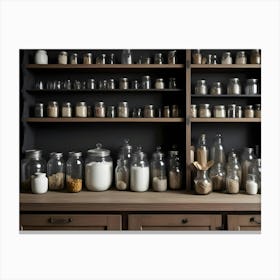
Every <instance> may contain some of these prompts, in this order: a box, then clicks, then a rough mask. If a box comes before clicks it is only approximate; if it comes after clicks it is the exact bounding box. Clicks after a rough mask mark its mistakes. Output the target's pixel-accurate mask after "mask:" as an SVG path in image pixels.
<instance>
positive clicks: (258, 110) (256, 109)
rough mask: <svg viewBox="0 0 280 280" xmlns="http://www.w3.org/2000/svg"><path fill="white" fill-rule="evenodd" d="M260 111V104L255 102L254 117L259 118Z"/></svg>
mask: <svg viewBox="0 0 280 280" xmlns="http://www.w3.org/2000/svg"><path fill="white" fill-rule="evenodd" d="M261 116H262V111H261V104H255V118H261Z"/></svg>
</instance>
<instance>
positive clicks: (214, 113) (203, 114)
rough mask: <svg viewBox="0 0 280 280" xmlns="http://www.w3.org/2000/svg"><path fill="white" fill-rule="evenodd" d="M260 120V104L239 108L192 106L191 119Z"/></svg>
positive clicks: (232, 106)
mask: <svg viewBox="0 0 280 280" xmlns="http://www.w3.org/2000/svg"><path fill="white" fill-rule="evenodd" d="M211 117H213V118H261V104H255V105H245V106H240V105H236V104H229V105H210V104H198V105H196V104H192V105H191V118H211Z"/></svg>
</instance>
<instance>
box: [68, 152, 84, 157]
mask: <svg viewBox="0 0 280 280" xmlns="http://www.w3.org/2000/svg"><path fill="white" fill-rule="evenodd" d="M68 156H69V157H77V158H78V157H81V156H82V152H69V153H68Z"/></svg>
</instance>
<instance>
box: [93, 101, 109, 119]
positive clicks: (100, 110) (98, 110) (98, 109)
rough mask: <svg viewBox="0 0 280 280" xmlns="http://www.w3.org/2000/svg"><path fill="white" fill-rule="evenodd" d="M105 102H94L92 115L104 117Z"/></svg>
mask: <svg viewBox="0 0 280 280" xmlns="http://www.w3.org/2000/svg"><path fill="white" fill-rule="evenodd" d="M105 111H106V109H105V104H104V102H102V101H99V102H96V103H95V106H94V116H95V117H96V118H105V116H106V112H105Z"/></svg>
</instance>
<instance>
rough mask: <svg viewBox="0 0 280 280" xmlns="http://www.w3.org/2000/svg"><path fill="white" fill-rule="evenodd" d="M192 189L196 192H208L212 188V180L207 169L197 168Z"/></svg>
mask: <svg viewBox="0 0 280 280" xmlns="http://www.w3.org/2000/svg"><path fill="white" fill-rule="evenodd" d="M194 190H195V192H196V194H209V193H210V192H212V190H213V186H212V182H211V180H210V178H209V176H208V171H207V170H197V174H196V178H195V179H194Z"/></svg>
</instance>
